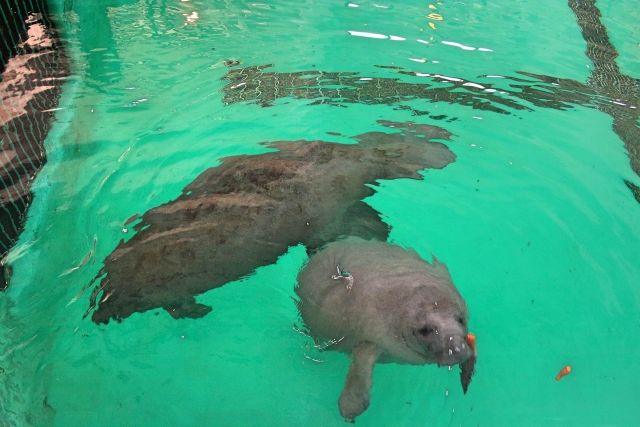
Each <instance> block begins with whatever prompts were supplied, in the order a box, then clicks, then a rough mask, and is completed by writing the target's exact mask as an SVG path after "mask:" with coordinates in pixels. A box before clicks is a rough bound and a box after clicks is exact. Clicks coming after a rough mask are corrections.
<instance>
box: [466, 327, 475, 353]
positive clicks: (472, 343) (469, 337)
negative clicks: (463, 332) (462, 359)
mask: <svg viewBox="0 0 640 427" xmlns="http://www.w3.org/2000/svg"><path fill="white" fill-rule="evenodd" d="M465 339H466V341H467V344H469V347H471V350H472V351H473V354H476V336H475V335H474V334H472V333H471V332H469V333H468V334H467V337H466V338H465Z"/></svg>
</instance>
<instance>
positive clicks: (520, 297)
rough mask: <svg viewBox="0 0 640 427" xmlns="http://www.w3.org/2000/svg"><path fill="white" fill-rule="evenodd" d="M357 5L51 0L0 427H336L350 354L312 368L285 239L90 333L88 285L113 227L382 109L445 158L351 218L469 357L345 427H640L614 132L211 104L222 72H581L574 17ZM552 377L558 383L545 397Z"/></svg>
mask: <svg viewBox="0 0 640 427" xmlns="http://www.w3.org/2000/svg"><path fill="white" fill-rule="evenodd" d="M354 3H357V4H358V5H359V7H357V8H356V7H349V6H348V4H347V3H346V2H330V1H323V2H314V1H306V2H305V1H298V2H293V1H285V0H278V1H274V2H268V4H267V3H264V4H263V3H251V2H230V1H224V2H223V1H203V0H202V1H199V0H192V1H178V0H174V1H150V0H144V1H134V0H120V1H115V0H114V1H89V0H74V1H62V0H58V1H55V2H53V6H54V9H56V11H57V14H58V18H59V21H60V24H61V25H62V28H63V30H64V35H65V39H66V40H67V42H68V46H69V50H70V53H71V55H72V57H73V58H74V75H73V77H72V78H71V79H70V81H69V82H68V83H67V85H66V88H65V94H64V99H63V101H62V107H63V109H62V110H61V111H59V114H58V120H57V123H56V125H55V126H54V129H53V131H52V133H51V134H50V135H49V138H48V140H47V142H46V147H47V151H48V158H49V162H48V163H47V165H46V166H45V168H44V169H43V170H42V172H41V173H40V174H39V175H38V178H37V180H36V182H35V184H34V191H35V195H36V197H35V201H34V203H33V205H32V208H31V210H30V217H29V220H28V222H27V225H26V231H25V233H24V234H23V235H22V237H21V240H20V242H19V244H18V245H17V246H16V248H15V249H14V250H13V251H12V253H11V261H12V263H13V269H14V273H13V280H12V284H11V287H10V288H9V290H8V291H7V292H6V293H4V294H1V295H0V344H1V346H0V367H2V371H0V372H1V373H0V398H1V399H2V401H3V406H2V408H4V410H5V412H6V413H4V414H0V416H1V417H2V419H0V425H2V426H5V425H7V426H13V425H16V426H30V425H33V426H48V425H53V426H64V427H67V426H202V425H212V426H287V425H309V426H333V425H335V426H342V425H344V421H342V419H341V418H340V416H339V413H338V409H337V404H336V402H337V397H338V395H339V393H340V390H341V387H342V385H343V382H344V377H345V374H346V371H347V367H348V362H349V361H348V358H347V357H346V356H345V355H342V354H336V353H331V352H327V353H318V352H317V351H315V350H313V349H312V342H311V340H310V339H309V338H308V337H306V336H304V335H302V334H300V333H298V332H296V328H295V326H296V325H299V319H298V314H297V311H296V308H295V305H294V302H293V295H294V293H293V288H294V285H295V276H296V274H297V271H298V270H299V269H300V267H301V265H302V264H303V263H304V262H305V260H306V255H305V251H304V248H302V247H295V248H291V249H290V251H289V252H288V253H287V254H286V255H284V256H283V257H281V258H280V259H279V261H278V262H277V263H276V264H275V265H272V266H268V267H264V268H261V269H259V270H258V271H257V272H256V274H255V275H252V276H251V277H249V278H246V279H244V280H242V281H239V282H237V283H232V284H228V285H226V286H224V287H222V288H219V289H215V290H212V291H209V292H207V293H205V294H203V295H201V296H199V297H198V298H197V299H198V301H200V302H203V303H205V304H207V305H211V306H212V307H213V312H212V313H211V314H209V315H208V316H206V317H204V318H202V319H197V320H192V319H185V320H174V319H172V318H171V317H170V316H169V315H168V314H166V313H165V312H164V311H162V310H154V311H150V312H146V313H143V314H135V315H133V316H131V317H129V318H127V319H125V321H123V322H122V323H114V322H111V323H109V324H108V325H106V326H105V325H101V326H97V325H95V324H94V323H92V322H90V321H89V319H86V320H82V315H83V313H84V312H85V310H86V309H87V306H88V300H89V294H90V289H87V285H88V284H89V282H90V281H91V280H92V278H93V277H94V276H95V274H96V273H97V272H98V270H99V269H100V267H101V265H102V262H103V260H104V259H105V257H106V256H107V255H108V254H109V253H110V252H111V251H112V250H113V249H114V247H115V246H116V245H117V243H118V242H119V241H120V239H122V238H128V237H130V232H129V233H124V231H123V224H124V223H125V221H126V220H127V218H129V217H131V216H132V215H133V214H136V213H137V214H140V213H143V212H145V211H146V210H148V209H151V208H153V207H155V206H158V205H160V204H162V203H164V202H166V201H169V200H172V199H173V198H175V197H176V196H177V195H179V194H180V192H181V190H182V188H183V187H184V186H185V185H187V184H188V183H189V182H191V181H192V180H193V179H194V178H195V177H196V176H197V175H198V174H199V173H200V172H202V171H203V170H205V169H206V168H208V167H212V166H215V165H216V164H218V162H219V160H220V159H221V158H223V157H225V156H229V155H234V154H255V153H260V152H263V151H264V148H263V147H261V146H260V145H259V142H261V141H268V140H286V139H290V140H293V139H300V138H304V139H323V140H326V141H337V142H351V140H350V139H349V138H347V137H336V136H331V135H328V134H327V133H326V132H340V133H342V134H344V135H347V136H348V135H356V134H358V133H362V132H365V131H369V130H374V129H379V126H378V125H377V124H376V120H378V119H387V120H396V121H409V120H414V121H418V122H421V123H427V124H433V125H438V126H443V127H445V128H446V129H448V130H449V131H451V132H452V133H454V134H455V137H454V138H453V140H452V142H450V143H448V145H449V147H450V148H451V150H452V151H454V152H455V153H456V155H457V159H456V162H455V163H453V164H451V165H449V166H447V167H446V168H444V169H442V170H429V171H427V172H426V173H425V179H424V180H423V181H417V180H395V181H384V182H381V183H380V186H379V187H377V188H376V194H375V195H374V196H373V197H371V198H369V199H368V200H367V202H368V203H369V204H370V205H372V206H373V207H374V208H375V209H376V210H378V211H379V212H381V214H382V217H383V219H384V220H385V221H386V222H387V223H388V224H390V225H391V226H392V233H391V239H390V240H392V241H393V242H397V243H399V244H402V245H404V246H407V247H412V248H414V249H415V250H417V251H418V252H419V253H420V254H421V255H422V256H423V257H424V258H426V259H430V257H431V255H432V254H436V255H437V256H438V258H439V259H440V260H441V261H443V262H445V263H446V264H447V265H448V267H449V269H450V271H451V273H452V276H453V278H454V281H455V282H456V284H457V286H458V288H459V289H460V291H461V293H462V294H463V296H464V297H465V299H466V301H467V304H468V306H469V310H470V314H471V324H470V329H471V330H472V331H474V332H475V334H476V335H477V337H478V351H479V359H478V365H477V373H476V375H475V377H474V379H473V382H472V384H471V386H470V390H469V392H468V394H467V395H463V394H462V391H461V390H460V386H459V378H458V372H457V369H455V370H452V371H449V370H447V369H446V368H437V367H435V366H424V367H416V366H401V365H394V364H388V365H378V366H377V367H376V369H375V375H374V388H373V395H372V400H371V406H370V408H369V409H368V411H367V412H365V414H363V415H362V416H361V417H359V418H358V421H357V424H358V425H361V426H390V425H403V426H421V425H425V426H426V425H435V426H453V425H463V426H467V425H481V426H514V425H518V426H520V425H521V426H540V425H558V426H566V425H580V426H597V425H614V426H631V425H635V424H636V423H637V415H636V412H637V410H636V407H637V397H636V390H637V381H638V378H639V377H638V373H637V369H636V368H635V367H636V365H637V361H638V359H639V357H640V339H639V338H640V332H639V328H640V310H639V308H640V279H639V278H640V263H638V262H637V259H638V255H639V254H640V223H639V222H638V218H640V206H639V205H638V203H637V202H636V201H635V200H634V199H633V196H632V195H631V193H630V191H629V190H628V188H627V187H626V186H625V185H624V183H623V179H627V180H629V181H631V182H634V183H636V184H640V179H638V177H637V176H636V175H634V173H633V172H632V170H631V168H630V166H629V158H628V156H627V153H626V152H625V149H624V146H623V144H622V142H621V141H620V139H619V138H618V137H617V136H616V134H614V133H613V131H612V130H611V123H612V119H611V117H609V116H608V115H606V114H604V113H601V112H599V111H597V110H595V109H590V108H585V107H575V108H572V109H569V110H566V111H559V110H553V109H542V108H534V111H531V112H526V111H518V112H514V113H516V114H514V115H500V114H496V113H491V112H486V111H477V110H473V109H471V108H469V107H464V106H460V105H451V104H445V103H438V102H427V101H425V102H422V103H421V102H418V101H413V104H412V105H419V106H420V107H421V108H423V109H427V110H429V111H430V112H432V113H435V114H446V115H447V116H449V117H455V118H457V120H455V121H451V122H444V121H435V120H431V119H429V118H428V117H414V116H411V115H410V113H409V112H408V111H402V110H396V109H393V108H392V106H388V105H386V106H385V105H353V104H352V105H348V107H347V108H340V107H335V106H328V105H314V106H311V105H308V102H307V101H304V100H290V99H289V100H284V101H279V102H277V103H276V106H274V107H270V108H263V107H260V106H258V105H255V104H246V103H238V104H232V105H228V106H224V105H223V103H222V88H223V87H224V85H225V84H226V82H225V81H222V80H221V78H222V76H223V75H224V74H225V73H226V72H227V70H228V69H227V68H226V67H225V66H224V65H223V64H222V61H223V60H225V59H229V58H235V59H237V60H239V61H241V65H242V66H250V65H260V64H274V70H277V71H281V72H294V71H302V70H310V69H317V70H325V71H357V72H360V73H362V74H363V75H366V74H367V73H371V74H374V73H380V69H379V68H376V67H374V66H375V65H397V66H401V67H403V68H406V69H411V70H413V71H418V72H425V73H439V74H442V75H447V76H456V77H459V78H464V79H469V80H472V81H477V80H478V76H480V75H487V74H488V75H515V73H516V71H519V70H522V71H527V72H533V73H539V74H546V75H550V76H557V77H564V78H571V79H575V80H578V81H581V82H586V80H587V78H588V77H589V73H590V69H589V67H590V65H591V64H590V61H589V59H588V58H587V57H586V56H585V55H584V50H585V42H584V40H583V39H582V37H581V35H580V31H579V28H578V26H577V25H576V22H575V17H574V15H573V14H572V12H571V10H570V9H569V7H568V6H567V5H566V3H565V2H562V1H560V2H558V1H551V0H544V1H539V2H529V1H524V0H518V1H506V0H499V1H494V2H487V1H476V2H471V1H463V2H450V1H444V2H440V3H434V5H435V6H436V10H435V11H436V12H437V13H439V14H441V15H442V16H443V17H444V20H442V21H431V22H434V23H435V24H436V29H435V30H434V29H432V28H430V27H429V24H428V23H429V19H428V18H427V17H426V15H427V14H429V13H431V12H433V10H431V9H429V8H428V3H427V2H417V1H415V2H388V3H385V2H379V3H375V2H362V3H360V2H357V1H354ZM376 5H377V6H388V7H386V8H382V7H377V6H376ZM598 5H599V6H600V9H601V11H602V13H603V21H604V23H605V24H606V25H607V27H608V30H609V34H610V38H611V40H612V42H613V44H614V45H615V46H616V47H617V49H618V51H619V52H620V57H619V59H618V63H619V64H620V66H621V69H622V70H623V72H625V73H627V74H629V75H632V76H635V77H640V69H639V68H638V64H640V45H639V42H640V31H639V27H638V26H637V22H638V17H639V16H638V12H637V5H636V2H635V1H634V0H624V1H616V2H599V3H598ZM194 12H197V15H194ZM349 30H351V31H366V32H372V33H381V34H386V35H397V36H400V37H403V38H405V39H406V40H404V41H392V40H389V39H386V40H383V39H370V38H362V37H353V36H350V35H349V34H348V32H347V31H349ZM418 38H419V39H421V40H425V41H428V42H429V44H424V43H419V42H416V39H418ZM441 41H454V42H458V43H462V44H464V45H468V46H474V47H485V48H488V49H491V51H479V50H475V51H470V50H463V49H459V48H457V47H455V46H451V45H445V44H442V43H441ZM409 58H414V59H416V58H417V59H426V62H424V63H420V62H415V61H411V60H410V59H409ZM434 61H436V62H434ZM94 242H95V243H94ZM94 247H95V250H94V249H93V248H94ZM92 251H94V252H92ZM88 253H93V255H92V256H91V257H90V258H88V259H89V261H88V262H86V263H84V264H83V263H82V260H83V259H85V257H86V255H87V254H88ZM79 265H80V267H79V268H77V269H74V267H76V266H79ZM311 358H313V359H320V360H322V362H321V363H319V362H315V361H313V360H311ZM566 364H571V365H572V367H573V372H572V374H571V375H569V376H568V377H566V378H564V379H563V380H562V381H560V382H556V381H555V380H554V376H555V375H556V373H557V372H558V370H559V369H560V368H562V367H563V366H564V365H566Z"/></svg>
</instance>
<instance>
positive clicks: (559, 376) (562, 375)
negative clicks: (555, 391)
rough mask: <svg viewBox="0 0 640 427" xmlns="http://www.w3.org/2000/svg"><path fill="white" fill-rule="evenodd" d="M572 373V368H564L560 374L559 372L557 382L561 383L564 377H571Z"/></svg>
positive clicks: (568, 366)
mask: <svg viewBox="0 0 640 427" xmlns="http://www.w3.org/2000/svg"><path fill="white" fill-rule="evenodd" d="M570 373H571V366H570V365H567V366H565V367H564V368H562V369H560V372H558V375H556V381H560V380H561V379H562V377H564V376H566V375H569V374H570Z"/></svg>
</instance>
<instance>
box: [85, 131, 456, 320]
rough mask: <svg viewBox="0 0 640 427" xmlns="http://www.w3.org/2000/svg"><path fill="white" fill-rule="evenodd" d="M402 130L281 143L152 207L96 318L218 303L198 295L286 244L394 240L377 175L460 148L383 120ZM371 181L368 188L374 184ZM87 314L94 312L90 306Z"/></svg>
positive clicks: (187, 310) (397, 172)
mask: <svg viewBox="0 0 640 427" xmlns="http://www.w3.org/2000/svg"><path fill="white" fill-rule="evenodd" d="M380 123H381V124H382V125H384V126H387V127H392V128H395V129H397V130H399V132H394V133H386V132H368V133H364V134H361V135H357V136H356V137H355V139H356V140H357V141H358V143H357V144H350V145H346V144H336V143H330V142H324V141H280V142H271V143H268V144H266V146H267V147H269V148H272V149H276V150H277V151H273V152H269V153H266V154H261V155H253V156H235V157H228V158H226V159H224V160H223V162H222V164H221V165H220V166H218V167H214V168H210V169H207V170H206V171H204V172H203V173H202V174H200V175H199V176H198V177H197V178H196V179H195V181H194V182H192V183H191V184H189V185H188V186H187V187H186V188H185V189H184V190H183V193H182V195H181V196H180V197H178V198H177V199H176V200H174V201H172V202H169V203H166V204H164V205H162V206H159V207H157V208H154V209H152V210H150V211H148V212H147V213H145V214H144V215H143V216H142V219H141V221H140V223H138V224H137V225H136V226H135V229H136V231H137V233H136V235H135V236H134V237H133V238H131V240H129V241H127V242H121V243H120V244H119V245H118V247H117V248H116V249H115V250H114V251H113V252H112V253H111V255H109V257H108V258H107V259H106V261H105V266H104V268H103V269H102V271H101V272H100V273H99V274H98V277H100V283H99V284H98V285H96V288H95V290H94V292H93V294H92V297H91V307H90V308H93V307H97V308H96V310H95V312H94V313H93V315H92V319H93V321H95V322H96V323H106V322H108V321H109V320H110V319H117V320H122V319H124V318H126V317H128V316H129V315H131V314H133V313H134V312H144V311H147V310H151V309H154V308H158V307H162V308H164V309H165V310H167V311H168V312H169V313H170V314H171V315H172V316H174V317H176V318H181V317H192V318H197V317H201V316H203V315H205V314H206V313H208V312H209V311H210V310H211V308H210V307H207V306H205V305H202V304H198V303H196V301H195V299H194V296H195V295H198V294H201V293H203V292H205V291H207V290H209V289H213V288H216V287H219V286H222V285H224V284H225V283H227V282H231V281H234V280H238V279H241V278H242V277H244V276H246V275H248V274H250V273H252V272H253V271H254V270H255V269H256V268H257V267H260V266H265V265H269V264H273V263H274V262H275V261H276V260H277V258H278V257H279V256H280V255H282V254H284V253H285V252H286V251H287V249H288V248H289V247H291V246H295V245H297V244H304V245H305V246H306V247H307V249H308V250H310V251H313V250H314V249H316V248H319V247H320V246H322V245H323V244H325V243H326V242H331V241H334V240H336V239H337V238H339V237H340V236H343V235H350V236H360V237H363V238H376V239H380V240H383V241H384V240H386V238H387V235H388V226H387V225H386V224H385V223H384V222H382V221H381V219H380V217H379V216H378V213H377V212H376V211H375V210H373V209H372V208H371V207H370V206H369V205H367V204H365V203H364V202H363V201H362V199H364V198H365V197H367V196H370V195H371V194H373V192H374V191H373V189H372V188H371V187H370V185H373V184H375V182H376V180H379V179H396V178H412V179H422V176H421V175H420V174H418V171H420V170H423V169H425V168H443V167H445V166H446V165H447V164H449V163H451V162H453V161H454V159H455V156H454V154H453V153H452V152H451V151H449V149H448V148H447V147H446V146H445V145H444V144H442V143H439V142H434V141H433V139H444V140H447V139H449V137H450V134H449V133H448V132H447V131H446V130H444V129H442V128H439V127H435V126H427V125H415V124H412V123H393V122H386V121H385V122H380ZM368 184H369V185H368ZM87 314H88V312H87Z"/></svg>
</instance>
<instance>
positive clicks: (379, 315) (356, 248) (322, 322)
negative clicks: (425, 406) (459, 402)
mask: <svg viewBox="0 0 640 427" xmlns="http://www.w3.org/2000/svg"><path fill="white" fill-rule="evenodd" d="M296 293H297V294H298V297H299V301H298V308H299V310H300V313H301V315H302V319H303V321H304V323H305V324H306V326H307V328H308V329H309V331H310V332H311V334H312V335H313V337H314V339H315V340H316V341H317V342H324V343H326V342H329V343H331V344H330V345H329V346H328V347H327V349H331V350H337V351H344V352H350V353H351V358H352V360H351V366H350V367H349V373H348V374H347V379H346V383H345V386H344V389H343V390H342V393H341V395H340V399H339V407H340V413H341V414H342V416H343V417H345V418H346V419H348V420H353V419H354V418H355V417H356V416H358V415H360V414H361V413H362V412H364V411H365V409H367V407H368V406H369V391H370V389H371V385H372V374H373V366H374V364H375V363H376V362H396V363H408V364H414V365H421V364H427V363H436V364H438V365H454V364H460V365H461V369H462V372H461V376H460V377H461V380H462V387H463V390H464V391H465V392H466V389H467V386H468V385H469V382H470V380H471V375H472V373H473V367H474V364H475V353H474V351H473V349H471V348H470V346H469V344H467V342H466V336H467V333H468V331H467V320H468V315H467V308H466V305H465V303H464V301H463V299H462V297H461V296H460V294H459V293H458V291H457V290H456V288H455V286H454V285H453V283H452V280H451V276H450V275H449V271H448V270H447V268H446V266H445V265H444V264H442V263H440V262H438V261H437V260H436V259H435V258H434V261H433V264H429V263H427V262H425V261H424V260H423V259H421V258H420V257H419V256H418V254H417V253H415V252H413V251H409V250H406V249H403V248H401V247H399V246H395V245H391V244H389V243H384V242H379V241H368V240H363V239H359V238H353V237H350V238H347V239H345V240H341V241H338V242H334V243H330V244H328V245H326V246H325V247H324V248H323V249H322V250H320V251H319V252H317V253H316V254H315V255H313V256H312V257H311V258H310V260H309V262H308V263H307V265H306V266H305V267H304V268H303V269H302V271H301V272H300V274H299V276H298V286H297V288H296Z"/></svg>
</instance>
